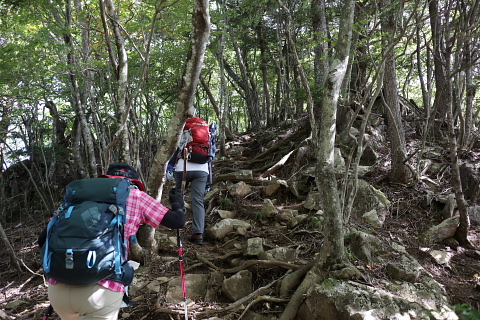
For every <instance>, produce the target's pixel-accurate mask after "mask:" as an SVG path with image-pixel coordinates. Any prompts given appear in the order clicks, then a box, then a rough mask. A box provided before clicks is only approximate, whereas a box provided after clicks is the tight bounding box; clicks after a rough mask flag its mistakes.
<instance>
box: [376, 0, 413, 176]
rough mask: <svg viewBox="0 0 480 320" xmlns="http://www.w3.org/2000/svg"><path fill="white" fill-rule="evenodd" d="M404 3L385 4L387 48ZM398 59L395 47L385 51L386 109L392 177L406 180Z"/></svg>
mask: <svg viewBox="0 0 480 320" xmlns="http://www.w3.org/2000/svg"><path fill="white" fill-rule="evenodd" d="M400 5H401V4H400V3H398V4H392V1H391V0H384V1H383V7H384V8H386V9H387V10H388V11H387V12H384V13H383V14H384V17H383V19H382V30H383V33H384V40H383V41H384V46H383V47H384V48H386V47H388V43H389V42H392V41H396V40H395V36H396V28H397V27H396V25H397V21H396V17H400V16H401V15H402V13H403V8H399V7H397V6H400ZM396 67H397V66H396V63H395V50H388V51H387V52H385V76H384V77H383V79H384V80H383V93H384V102H385V109H386V111H387V119H388V132H387V134H388V137H389V138H390V139H389V140H390V151H391V158H392V162H391V163H392V165H391V170H390V180H391V181H394V182H401V183H406V182H407V181H408V180H409V179H410V171H409V169H408V168H407V166H406V164H405V163H404V161H405V159H406V157H407V156H406V154H407V149H406V143H405V130H404V128H403V124H402V116H401V114H400V103H399V99H398V84H397V71H396Z"/></svg>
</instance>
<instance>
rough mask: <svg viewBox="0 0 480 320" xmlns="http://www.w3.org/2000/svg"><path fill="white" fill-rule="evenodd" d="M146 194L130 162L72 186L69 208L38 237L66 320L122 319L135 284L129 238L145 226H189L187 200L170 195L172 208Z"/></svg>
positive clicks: (52, 293) (56, 304) (51, 289)
mask: <svg viewBox="0 0 480 320" xmlns="http://www.w3.org/2000/svg"><path fill="white" fill-rule="evenodd" d="M106 178H108V179H106ZM144 191H145V187H144V185H143V183H142V182H141V181H140V180H139V175H138V173H137V171H136V170H135V169H134V168H133V167H132V166H131V165H129V164H126V163H115V164H111V165H110V166H109V168H108V170H107V173H106V174H105V175H101V176H99V177H98V178H93V179H83V180H76V181H73V182H72V183H70V184H69V185H68V186H67V193H66V195H65V202H64V204H63V205H62V206H61V207H60V208H59V210H57V212H56V213H55V214H54V217H53V219H52V220H51V221H50V223H49V225H48V226H47V228H46V229H45V230H44V232H42V234H41V235H40V236H39V239H38V242H39V245H40V246H41V247H42V254H41V257H42V265H43V268H44V271H45V273H46V275H47V276H48V277H49V279H48V297H49V299H50V302H51V305H52V306H53V309H54V310H55V311H56V313H57V314H58V315H59V316H60V317H61V319H62V320H76V319H84V320H87V319H105V320H117V319H118V313H119V310H120V307H121V304H122V300H123V298H124V292H125V290H126V287H128V285H130V284H131V282H132V280H133V268H132V266H131V265H130V263H129V262H128V250H129V244H128V239H129V238H130V237H133V236H135V234H136V233H137V231H138V228H139V227H140V225H141V224H145V223H146V224H149V225H151V226H152V227H154V228H157V227H158V226H159V225H160V224H161V225H163V226H165V227H167V228H171V229H181V228H183V227H184V225H185V214H184V211H183V197H182V196H177V195H175V194H173V193H172V194H170V195H169V199H170V202H171V205H172V209H168V208H167V207H165V206H163V205H162V204H161V203H160V202H158V201H156V200H155V199H154V198H152V197H151V196H149V195H148V194H147V193H145V192H144ZM82 228H83V229H82ZM90 229H91V230H90ZM90 232H92V234H90ZM95 232H97V233H98V234H96V235H95V236H94V237H93V235H94V234H95ZM90 238H92V239H90ZM86 243H89V245H88V248H83V247H82V246H86V247H87V245H86Z"/></svg>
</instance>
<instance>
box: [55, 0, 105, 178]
mask: <svg viewBox="0 0 480 320" xmlns="http://www.w3.org/2000/svg"><path fill="white" fill-rule="evenodd" d="M57 20H59V19H57ZM71 22H72V4H71V1H70V0H66V1H65V30H67V32H66V33H65V34H64V36H63V37H64V41H65V44H66V45H67V46H68V47H69V48H70V51H69V53H68V54H67V64H68V65H69V66H70V70H69V74H68V76H69V80H70V86H71V90H72V94H71V96H72V104H73V107H74V110H75V113H76V118H77V119H78V123H77V124H78V126H77V130H78V134H77V135H76V136H75V137H76V139H75V141H74V142H75V143H74V144H73V145H72V147H73V148H74V149H75V148H77V149H78V150H83V151H84V154H83V156H82V154H81V153H80V152H79V153H78V157H77V161H76V162H75V165H76V166H77V169H78V172H80V175H81V177H82V178H89V177H94V176H96V175H97V163H96V161H95V148H94V143H93V136H92V132H91V129H90V125H89V124H88V121H87V116H86V108H87V106H86V99H85V98H84V96H83V95H84V93H83V92H82V90H81V87H80V86H79V84H78V74H77V72H76V71H75V70H77V69H78V64H79V62H78V61H77V58H76V54H75V51H76V50H75V48H74V46H73V43H72V37H71V35H70V34H69V33H68V30H70V29H71Z"/></svg>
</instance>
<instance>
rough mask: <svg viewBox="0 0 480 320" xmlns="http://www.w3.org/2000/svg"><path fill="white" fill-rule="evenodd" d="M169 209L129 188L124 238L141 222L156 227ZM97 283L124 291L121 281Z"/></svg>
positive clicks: (53, 282) (51, 282)
mask: <svg viewBox="0 0 480 320" xmlns="http://www.w3.org/2000/svg"><path fill="white" fill-rule="evenodd" d="M168 210H169V209H168V208H167V207H165V206H163V205H162V204H161V203H159V202H157V201H156V200H155V199H154V198H152V197H151V196H149V195H148V194H146V193H145V192H143V191H140V190H138V189H132V190H130V194H129V195H128V198H127V224H126V225H125V235H124V236H125V239H128V238H129V237H130V236H132V235H134V234H136V233H137V231H138V228H139V227H140V225H141V224H145V223H146V224H149V225H151V226H152V227H154V228H157V227H158V225H159V224H160V222H162V219H163V217H164V216H165V214H166V213H167V211H168ZM48 283H50V284H56V283H57V281H56V280H55V279H48ZM98 284H99V285H101V286H102V287H105V288H107V289H110V290H112V291H116V292H123V291H125V286H124V285H123V284H122V283H119V282H115V281H111V280H107V279H105V280H101V281H99V282H98Z"/></svg>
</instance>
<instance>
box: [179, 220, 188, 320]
mask: <svg viewBox="0 0 480 320" xmlns="http://www.w3.org/2000/svg"><path fill="white" fill-rule="evenodd" d="M177 245H178V261H179V262H180V276H181V277H182V292H183V305H184V308H185V320H187V319H188V313H187V285H186V283H185V269H184V266H183V244H182V238H181V237H180V229H177Z"/></svg>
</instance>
